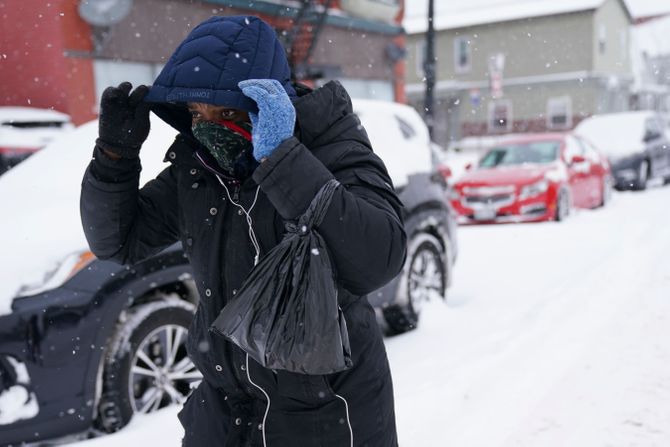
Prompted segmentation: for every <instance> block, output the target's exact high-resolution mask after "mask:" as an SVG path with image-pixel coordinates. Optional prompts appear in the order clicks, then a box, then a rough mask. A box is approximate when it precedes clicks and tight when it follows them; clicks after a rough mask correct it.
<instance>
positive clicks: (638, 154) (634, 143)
mask: <svg viewBox="0 0 670 447" xmlns="http://www.w3.org/2000/svg"><path fill="white" fill-rule="evenodd" d="M666 127H667V126H666V123H665V122H664V120H663V118H662V117H661V116H660V115H659V114H658V113H656V112H653V111H637V112H625V113H608V114H603V115H595V116H592V117H590V118H587V119H585V120H584V121H582V122H580V123H579V124H578V125H577V127H575V133H576V134H578V135H580V136H582V137H583V138H584V139H587V140H589V141H590V142H591V143H593V144H594V145H596V146H597V147H598V148H599V149H600V150H601V151H602V152H603V153H605V154H606V155H607V156H608V157H609V160H610V164H611V166H612V173H613V176H614V180H615V187H616V188H617V189H620V190H623V189H636V190H643V189H646V188H647V184H648V183H649V181H650V180H651V179H654V178H660V179H663V181H664V183H670V139H669V136H668V131H667V128H666Z"/></svg>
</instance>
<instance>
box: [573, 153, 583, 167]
mask: <svg viewBox="0 0 670 447" xmlns="http://www.w3.org/2000/svg"><path fill="white" fill-rule="evenodd" d="M585 161H586V157H584V156H583V155H573V156H572V158H571V159H570V164H571V165H574V164H577V163H584V162H585Z"/></svg>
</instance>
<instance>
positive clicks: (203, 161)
mask: <svg viewBox="0 0 670 447" xmlns="http://www.w3.org/2000/svg"><path fill="white" fill-rule="evenodd" d="M289 79H290V72H289V68H288V64H287V61H286V57H285V54H284V51H283V49H282V47H281V45H280V44H279V42H278V40H277V38H276V36H275V33H274V31H273V30H272V28H270V27H269V26H268V25H267V24H266V23H265V22H263V21H262V20H260V19H258V18H256V17H251V16H249V17H212V18H211V19H209V20H207V21H205V22H203V23H201V24H200V25H198V26H197V27H196V28H194V29H193V31H192V32H191V33H190V34H189V35H188V37H187V38H186V39H185V40H184V41H183V42H182V43H181V44H180V46H179V47H178V48H177V49H176V51H175V52H174V54H173V55H172V57H171V58H170V60H169V61H168V63H167V64H166V66H165V68H164V69H163V70H162V72H161V73H160V74H159V76H158V77H157V79H156V80H155V82H154V84H153V85H152V86H151V87H145V86H140V87H137V88H136V89H135V90H133V91H132V92H131V90H132V86H131V85H130V84H129V83H123V84H121V85H120V86H118V87H110V88H108V89H107V90H106V91H105V92H104V94H103V97H102V100H101V108H100V109H101V111H100V129H99V138H98V140H97V141H96V146H95V148H94V153H93V160H92V161H91V162H90V165H89V167H88V169H87V170H86V173H85V175H84V179H83V182H82V191H81V217H82V223H83V228H84V231H85V233H86V237H87V239H88V242H89V244H90V246H91V250H92V251H93V252H94V253H95V254H96V256H98V257H99V258H101V259H111V260H114V261H117V262H120V263H123V264H132V263H136V262H138V261H140V260H142V259H144V258H147V257H149V256H152V255H154V254H156V253H157V252H159V251H160V250H162V249H163V248H165V247H167V246H169V245H171V244H173V243H175V242H177V241H179V240H180V241H181V242H182V245H183V247H184V251H185V253H186V255H187V256H188V259H189V261H190V263H191V266H192V269H193V274H194V279H195V282H196V285H197V288H198V292H199V294H200V301H199V304H198V309H197V312H196V315H195V317H194V320H193V322H192V324H191V327H190V329H189V335H188V342H187V349H188V353H189V356H190V357H191V359H192V360H193V362H194V363H195V365H196V366H197V367H198V369H199V370H200V371H201V372H202V374H203V377H204V379H203V381H202V382H201V383H200V385H199V386H198V388H197V389H196V390H194V392H193V393H192V394H191V396H189V398H188V400H187V402H186V403H185V405H184V408H183V409H182V410H181V411H180V413H179V419H180V421H181V423H182V425H183V426H184V429H185V434H184V439H183V445H184V446H187V447H196V446H197V447H210V446H211V447H219V446H220V447H224V446H226V447H231V446H236V447H239V446H264V447H289V446H290V447H310V446H314V447H317V446H320V447H330V446H343V447H344V446H360V447H363V446H368V447H394V446H396V445H397V436H396V427H395V415H394V406H393V388H392V382H391V374H390V370H389V365H388V360H387V356H386V351H385V349H384V344H383V339H382V335H381V332H380V329H379V328H378V326H377V324H376V318H375V313H374V310H373V309H372V307H371V306H370V304H369V303H368V301H367V299H366V297H365V295H366V294H367V293H369V292H371V291H373V290H376V289H377V288H379V287H380V286H382V285H383V284H385V283H386V282H388V281H389V280H391V279H392V278H393V277H395V276H396V275H397V274H398V272H399V271H400V270H401V268H402V265H403V263H404V258H405V252H406V248H405V246H406V236H405V233H404V231H403V224H402V221H401V217H400V216H401V211H402V204H401V203H400V201H399V200H398V198H397V197H396V194H395V192H394V190H393V187H392V185H391V179H390V178H389V176H388V173H387V171H386V168H385V166H384V164H383V162H382V161H381V159H380V158H379V157H377V156H376V155H375V154H374V153H373V151H372V148H371V145H370V141H369V139H368V137H367V135H366V133H365V130H364V129H363V128H362V127H361V125H360V121H359V120H358V118H357V117H356V115H354V114H353V112H352V107H351V101H350V98H349V96H348V94H347V92H346V91H345V89H344V88H343V87H342V86H341V85H340V84H339V83H338V82H329V83H328V84H326V85H324V86H323V87H321V88H319V89H316V90H310V89H308V88H305V87H299V86H297V85H295V86H294V85H292V84H291V83H290V81H289ZM150 110H152V111H153V112H154V113H155V114H156V115H158V116H159V117H161V118H162V119H163V120H165V121H166V122H168V123H169V124H171V125H172V126H173V127H175V128H176V129H177V130H178V131H179V135H178V136H177V138H176V139H175V141H174V143H173V144H172V146H171V147H170V148H169V149H168V150H167V154H166V158H165V160H166V161H168V162H169V163H170V164H169V166H168V167H167V168H165V170H163V171H162V172H161V173H160V174H159V175H158V176H157V177H156V178H155V179H153V180H151V181H150V182H148V183H147V184H146V185H144V186H143V187H142V188H139V186H138V185H139V172H140V159H139V150H140V147H141V145H142V143H143V142H144V140H145V139H146V137H147V135H148V132H149V111H150ZM333 178H334V179H337V180H338V181H339V182H340V184H341V185H340V186H339V187H338V188H337V189H336V191H335V193H334V196H333V199H332V202H331V203H330V206H329V208H328V211H327V213H326V215H325V217H324V219H323V221H322V223H321V224H320V225H319V227H318V230H319V232H320V234H321V235H322V237H323V238H324V240H325V242H326V244H327V246H328V248H329V252H330V255H331V259H332V263H333V266H334V270H335V272H336V278H337V287H338V301H339V305H340V307H341V308H342V310H343V313H344V316H345V319H346V323H347V327H348V331H349V340H350V344H351V358H352V361H353V367H351V368H350V369H348V370H346V371H343V372H339V373H334V374H327V375H320V376H316V375H314V376H313V375H304V374H297V373H291V372H287V371H282V370H277V371H272V370H269V369H266V368H263V367H262V366H260V365H259V364H258V363H256V362H255V361H254V360H253V359H251V358H249V356H248V355H246V354H245V353H244V352H243V351H242V350H240V349H239V348H238V347H237V346H235V345H234V344H232V343H230V342H228V341H227V340H226V339H224V338H223V337H219V336H217V335H214V334H212V333H211V332H210V331H209V330H208V329H209V327H210V325H211V324H212V322H213V321H214V319H215V318H216V317H217V316H218V315H219V312H220V311H221V309H222V308H223V307H224V306H225V305H226V303H227V301H228V300H230V299H231V298H232V297H233V296H234V295H235V293H236V291H237V289H239V287H240V285H241V284H242V283H243V282H244V279H245V278H246V276H247V275H248V274H249V272H250V271H251V270H252V268H253V266H254V264H255V262H257V260H258V257H259V256H262V255H263V254H265V253H267V252H268V251H269V250H270V249H272V248H273V247H274V246H275V245H277V244H278V243H279V241H281V239H282V236H283V231H284V223H285V222H286V221H290V220H292V219H295V218H296V217H298V216H300V215H301V214H302V213H304V211H305V210H306V209H307V207H308V206H309V204H310V202H311V201H312V199H313V198H314V197H315V195H316V193H317V192H318V191H319V190H320V189H321V187H322V186H323V185H324V184H326V183H327V182H328V181H330V180H331V179H333Z"/></svg>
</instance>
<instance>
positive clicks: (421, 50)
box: [414, 40, 426, 79]
mask: <svg viewBox="0 0 670 447" xmlns="http://www.w3.org/2000/svg"><path fill="white" fill-rule="evenodd" d="M415 56H416V57H415V58H414V59H415V61H416V75H417V76H418V77H419V78H420V79H423V77H424V75H425V73H424V71H423V63H424V62H425V61H426V41H425V40H420V41H419V42H417V43H416V55H415Z"/></svg>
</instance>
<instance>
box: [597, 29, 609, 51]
mask: <svg viewBox="0 0 670 447" xmlns="http://www.w3.org/2000/svg"><path fill="white" fill-rule="evenodd" d="M598 51H600V54H605V51H607V27H606V26H605V24H604V23H601V24H600V26H598Z"/></svg>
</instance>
